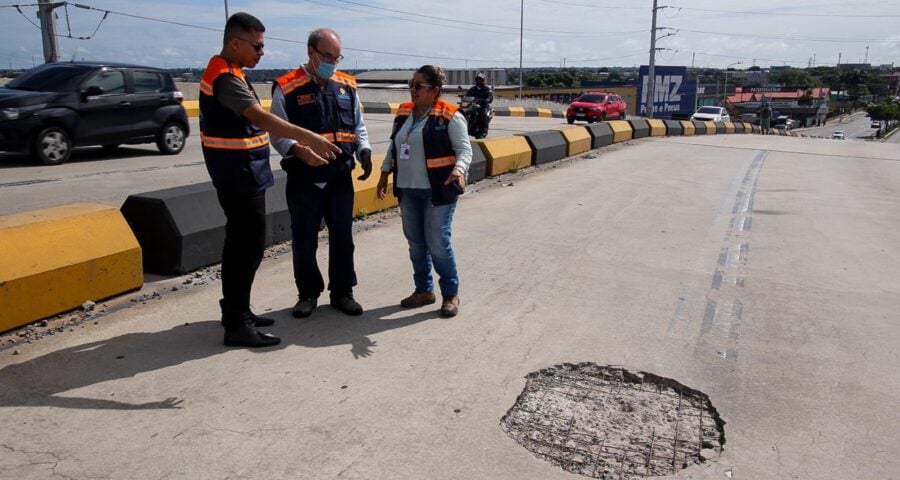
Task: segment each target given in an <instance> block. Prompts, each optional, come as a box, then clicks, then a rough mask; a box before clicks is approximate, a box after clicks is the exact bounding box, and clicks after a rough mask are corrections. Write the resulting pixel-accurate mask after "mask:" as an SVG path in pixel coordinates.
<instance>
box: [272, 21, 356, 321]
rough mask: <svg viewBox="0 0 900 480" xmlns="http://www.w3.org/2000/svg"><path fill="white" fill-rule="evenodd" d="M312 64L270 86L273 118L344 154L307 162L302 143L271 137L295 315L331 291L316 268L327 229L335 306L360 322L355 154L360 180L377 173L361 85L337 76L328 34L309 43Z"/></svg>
mask: <svg viewBox="0 0 900 480" xmlns="http://www.w3.org/2000/svg"><path fill="white" fill-rule="evenodd" d="M307 54H308V56H309V60H308V61H307V63H306V64H304V65H301V66H300V68H297V69H296V70H293V71H291V72H288V73H286V74H284V75H282V76H281V77H279V78H277V79H276V80H275V83H274V84H273V85H272V109H271V111H272V113H273V114H275V115H277V116H279V117H281V118H284V119H285V120H287V121H289V122H290V123H293V124H294V125H297V126H300V127H303V128H306V129H309V130H312V131H313V132H316V133H318V134H320V135H322V136H323V137H325V138H328V139H330V140H331V141H332V143H334V144H335V145H336V146H338V147H340V149H341V153H339V154H338V156H337V158H336V159H333V160H323V159H321V158H315V157H312V156H310V155H306V154H305V152H304V150H303V149H302V147H301V146H300V144H298V143H297V142H296V141H294V140H292V139H290V138H282V137H278V136H275V135H273V136H272V144H273V145H274V146H275V148H276V150H278V152H279V153H281V155H282V156H283V157H284V158H283V159H282V161H281V167H282V169H284V171H285V172H286V173H287V186H286V189H285V193H286V195H287V203H288V210H289V212H290V214H291V235H292V237H293V247H292V248H293V256H294V280H295V282H296V284H297V290H298V293H299V300H298V301H297V303H296V305H294V308H293V309H292V310H291V314H292V315H293V316H294V317H297V318H304V317H308V316H310V315H311V314H312V312H313V310H315V308H316V306H317V302H318V297H319V295H320V294H321V293H322V292H323V291H324V290H325V283H324V280H323V278H322V273H321V272H320V270H319V266H318V263H317V262H316V249H317V248H318V234H319V226H320V225H321V223H322V220H323V219H324V221H325V225H326V226H327V227H328V240H329V242H328V290H329V291H330V297H331V306H332V307H334V308H336V309H338V310H340V311H341V312H343V313H345V314H347V315H361V314H362V312H363V308H362V306H361V305H360V304H359V303H357V302H356V300H355V299H354V298H353V287H354V286H356V272H355V270H354V266H353V250H354V245H353V236H352V228H353V179H352V177H351V171H352V170H353V166H354V159H353V156H354V154H355V155H356V159H357V160H358V161H359V163H360V165H361V166H362V169H363V174H362V175H361V176H360V177H359V179H360V180H365V179H366V178H368V177H369V175H370V174H371V173H372V149H371V147H370V146H369V136H368V133H367V131H366V124H365V122H363V119H362V113H361V111H360V103H359V97H358V96H357V92H356V79H354V78H353V77H352V76H350V75H348V74H346V73H343V72H338V71H336V66H337V64H338V63H340V61H341V60H342V59H343V58H344V57H343V55H341V40H340V37H338V35H337V33H335V32H334V31H333V30H330V29H327V28H320V29H317V30H314V31H313V32H312V33H310V34H309V39H308V40H307Z"/></svg>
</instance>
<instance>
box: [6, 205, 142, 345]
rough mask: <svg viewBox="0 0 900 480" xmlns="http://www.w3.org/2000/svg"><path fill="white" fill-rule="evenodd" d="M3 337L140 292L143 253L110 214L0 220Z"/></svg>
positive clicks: (62, 211) (82, 211) (102, 209)
mask: <svg viewBox="0 0 900 480" xmlns="http://www.w3.org/2000/svg"><path fill="white" fill-rule="evenodd" d="M0 250H2V251H3V252H4V253H3V254H2V255H0V331H4V330H9V329H11V328H16V327H19V326H21V325H25V324H27V323H30V322H33V321H36V320H40V319H42V318H46V317H48V316H50V315H55V314H57V313H60V312H64V311H66V310H71V309H73V308H76V307H78V306H79V305H81V304H83V303H84V302H85V301H88V300H92V301H97V300H101V299H104V298H107V297H110V296H113V295H116V294H119V293H122V292H127V291H129V290H134V289H136V288H140V286H141V285H142V284H143V281H144V276H143V267H142V260H141V247H140V245H139V244H138V242H137V239H136V238H135V237H134V234H133V233H131V229H130V228H129V227H128V223H127V222H126V221H125V218H124V217H122V214H121V213H119V210H118V209H117V208H114V207H108V206H106V205H96V204H84V203H82V204H74V205H65V206H61V207H55V208H49V209H46V210H36V211H31V212H23V213H17V214H14V215H8V216H3V217H0Z"/></svg>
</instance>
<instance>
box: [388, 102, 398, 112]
mask: <svg viewBox="0 0 900 480" xmlns="http://www.w3.org/2000/svg"><path fill="white" fill-rule="evenodd" d="M388 105H390V106H391V115H396V114H397V111H398V110H400V104H399V103H392V102H389V103H388Z"/></svg>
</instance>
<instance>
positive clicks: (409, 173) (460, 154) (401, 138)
mask: <svg viewBox="0 0 900 480" xmlns="http://www.w3.org/2000/svg"><path fill="white" fill-rule="evenodd" d="M425 123H426V122H417V123H415V126H413V115H410V116H409V117H407V119H406V122H405V123H404V124H403V125H402V126H401V127H400V130H399V131H398V132H397V135H395V136H394V148H396V149H397V151H398V152H399V151H400V145H402V144H404V143H406V144H408V145H409V159H406V160H404V159H398V161H397V170H398V171H402V172H403V173H402V174H400V175H397V187H399V188H431V182H429V181H428V168H427V167H426V166H425V143H424V141H423V140H422V129H423V128H424V127H425ZM410 128H412V131H410ZM447 132H448V133H449V135H450V145H451V146H452V147H453V152H454V153H455V154H456V169H457V170H459V171H460V173H462V174H463V177H465V176H466V175H467V174H468V172H469V165H470V164H471V163H472V144H471V143H470V142H469V126H468V124H466V118H465V117H463V116H462V114H461V113H460V112H456V113H455V114H453V118H452V119H451V120H450V123H449V125H448V128H447ZM393 159H394V156H393V154H392V153H391V149H390V148H389V149H388V151H387V155H385V157H384V163H383V164H381V171H382V172H390V171H391V163H393Z"/></svg>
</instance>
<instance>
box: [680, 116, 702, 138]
mask: <svg viewBox="0 0 900 480" xmlns="http://www.w3.org/2000/svg"><path fill="white" fill-rule="evenodd" d="M680 122H681V134H682V135H685V136H687V135H696V134H697V126H696V125H694V122H692V121H690V120H680ZM704 127H705V126H704Z"/></svg>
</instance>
